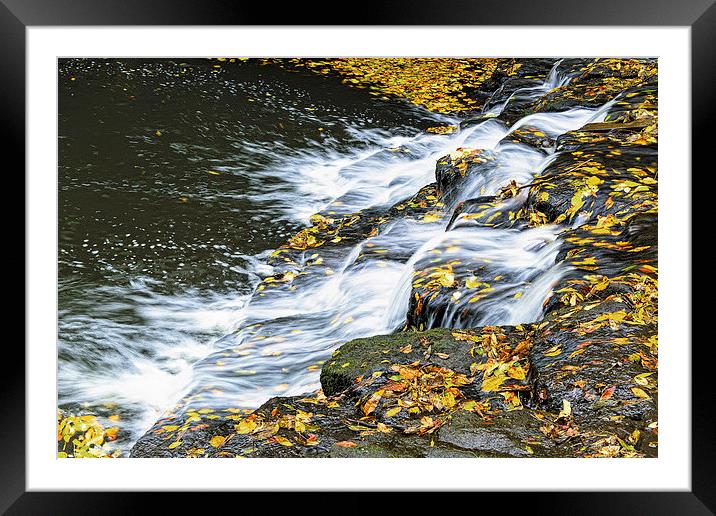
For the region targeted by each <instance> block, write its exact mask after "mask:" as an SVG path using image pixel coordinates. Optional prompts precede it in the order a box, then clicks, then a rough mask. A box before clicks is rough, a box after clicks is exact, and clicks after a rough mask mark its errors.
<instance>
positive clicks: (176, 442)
mask: <svg viewBox="0 0 716 516" xmlns="http://www.w3.org/2000/svg"><path fill="white" fill-rule="evenodd" d="M180 444H181V441H174V442H173V443H171V444H170V445H169V446H167V448H169V449H170V450H173V449H174V448H176V447H177V446H179V445H180Z"/></svg>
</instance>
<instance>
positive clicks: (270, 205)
mask: <svg viewBox="0 0 716 516" xmlns="http://www.w3.org/2000/svg"><path fill="white" fill-rule="evenodd" d="M435 121H436V117H435V116H433V115H430V114H428V113H425V112H422V111H420V110H417V109H413V108H410V107H407V106H405V105H400V104H397V103H390V102H384V101H380V100H378V99H376V98H374V97H372V96H370V95H368V94H367V93H366V92H364V91H360V90H355V89H350V88H346V87H345V86H342V85H341V84H340V83H339V81H338V80H336V79H331V78H326V77H321V76H317V75H314V74H312V73H309V72H305V71H304V72H289V71H288V70H287V67H282V66H278V65H277V64H263V63H261V62H257V61H254V60H251V61H244V62H235V63H228V62H218V61H215V60H206V59H191V60H180V59H171V60H163V59H162V60H137V59H119V60H96V59H90V60H62V61H61V62H60V65H59V164H60V165H59V278H58V283H59V404H60V406H61V407H64V408H69V409H77V408H78V407H82V408H83V409H85V410H88V411H90V412H94V413H100V414H102V415H103V416H108V415H110V414H117V413H118V414H119V415H120V417H121V424H120V428H122V430H123V432H126V433H123V434H120V437H121V438H123V439H120V444H122V440H125V441H127V442H129V441H131V440H132V439H133V438H135V437H136V435H137V434H138V433H140V432H141V431H143V430H144V429H146V427H147V426H148V425H149V424H151V422H153V420H154V419H155V418H156V417H157V415H159V413H160V412H161V411H162V410H165V409H167V408H170V407H171V406H172V404H173V403H174V402H175V401H176V400H177V399H178V397H179V395H180V394H181V392H182V389H184V388H185V386H186V384H187V382H188V381H189V377H190V375H191V371H190V369H191V365H192V364H193V363H194V362H196V361H197V360H198V359H199V358H200V357H203V356H205V355H206V354H207V353H208V351H209V350H210V349H211V345H212V342H213V340H215V339H216V338H217V337H219V336H221V335H223V334H225V333H226V332H228V331H231V330H232V329H234V326H235V324H236V320H237V318H236V313H237V311H239V310H240V309H241V308H242V307H243V305H244V304H245V303H246V298H247V295H248V294H249V293H250V291H251V290H252V288H253V286H254V285H255V284H256V282H257V281H258V278H259V276H258V275H259V274H261V272H262V265H261V258H262V257H263V256H265V255H266V253H267V252H270V251H271V250H272V249H274V248H276V247H278V246H279V245H280V244H281V243H283V242H284V241H285V240H286V238H287V237H289V236H290V235H291V234H293V233H295V232H296V231H297V230H298V229H300V228H301V227H303V226H304V225H305V222H306V219H307V218H308V216H310V214H311V213H314V212H316V211H318V210H319V209H321V208H323V207H324V206H325V205H326V204H327V203H328V202H330V201H332V200H334V199H335V198H337V197H339V196H340V195H341V194H343V193H345V192H344V191H345V190H346V189H347V188H349V186H350V185H348V186H347V185H346V184H344V182H342V181H341V180H340V178H339V177H337V176H336V173H335V170H332V169H331V167H332V166H333V164H335V163H337V162H340V160H341V159H344V160H345V159H346V157H348V159H349V161H350V160H351V159H353V161H356V158H355V157H356V156H357V153H358V154H359V153H360V152H361V151H366V150H369V149H372V148H375V147H376V146H380V145H383V144H384V143H385V142H386V141H389V140H390V139H391V138H400V137H410V136H412V135H415V134H417V133H419V132H420V129H421V128H425V127H427V126H430V125H434V124H435ZM358 182H360V180H358Z"/></svg>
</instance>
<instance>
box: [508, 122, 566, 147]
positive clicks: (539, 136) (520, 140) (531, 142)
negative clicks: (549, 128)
mask: <svg viewBox="0 0 716 516" xmlns="http://www.w3.org/2000/svg"><path fill="white" fill-rule="evenodd" d="M505 143H513V144H518V145H525V146H528V147H531V148H533V149H537V150H539V151H542V152H545V153H546V152H547V151H548V150H551V149H553V148H554V145H555V140H554V139H553V138H550V136H549V135H547V134H546V133H545V132H544V131H542V130H541V129H539V128H538V127H535V126H532V125H526V126H523V127H518V128H517V129H515V130H514V131H512V132H511V133H510V134H508V135H507V136H506V137H505V138H503V139H502V140H501V142H500V144H499V145H504V144H505Z"/></svg>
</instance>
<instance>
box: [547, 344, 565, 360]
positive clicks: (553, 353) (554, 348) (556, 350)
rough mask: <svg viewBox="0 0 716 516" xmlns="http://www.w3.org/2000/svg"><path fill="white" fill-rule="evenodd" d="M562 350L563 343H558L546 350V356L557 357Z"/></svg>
mask: <svg viewBox="0 0 716 516" xmlns="http://www.w3.org/2000/svg"><path fill="white" fill-rule="evenodd" d="M561 352H562V345H561V344H556V345H554V346H552V347H551V348H549V349H548V350H547V351H545V352H544V356H546V357H556V356H557V355H559V354H560V353H561Z"/></svg>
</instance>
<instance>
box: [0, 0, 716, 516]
mask: <svg viewBox="0 0 716 516" xmlns="http://www.w3.org/2000/svg"><path fill="white" fill-rule="evenodd" d="M371 3H372V2H361V5H360V6H358V5H355V6H353V8H350V7H349V8H346V5H343V6H341V5H339V3H338V2H333V3H331V4H326V5H322V2H311V3H294V4H293V5H291V4H286V5H282V6H281V7H280V8H277V6H269V5H266V4H262V3H250V4H249V3H247V2H240V1H238V0H203V1H202V0H151V1H142V0H0V41H1V44H0V65H1V66H0V70H2V78H1V79H0V113H2V115H1V116H2V120H3V123H2V136H3V137H2V139H0V146H2V148H3V150H4V153H3V155H4V156H17V157H18V158H19V163H18V164H17V165H16V170H24V166H25V163H24V161H25V160H24V151H23V150H22V149H25V101H26V99H25V59H26V56H25V46H26V43H25V30H26V28H27V27H30V26H46V25H49V26H64V25H69V26H82V25H185V26H188V25H204V26H206V25H283V24H307V25H532V26H534V25H550V26H563V25H591V26H595V25H596V26H618V25H622V26H632V25H634V26H689V27H691V70H692V72H691V73H692V90H691V92H692V99H691V100H692V112H691V115H692V168H693V169H694V170H695V169H696V168H697V167H699V166H700V165H701V166H705V165H706V164H707V163H708V162H707V161H706V160H707V156H706V154H707V152H710V148H711V147H712V146H713V144H709V143H708V142H707V141H706V139H707V138H710V137H711V134H710V132H709V131H708V130H707V124H709V123H711V121H712V120H713V119H714V115H715V113H714V105H715V104H716V103H715V102H714V94H713V86H712V85H713V84H714V83H715V81H716V55H715V54H714V41H716V38H714V36H713V35H714V34H716V5H714V0H682V1H680V2H674V1H671V0H599V1H589V2H586V1H568V0H541V1H540V2H533V1H531V0H513V1H512V2H503V1H499V0H479V1H469V0H460V1H454V0H440V1H438V0H422V1H421V2H419V3H416V2H409V1H406V0H391V1H390V2H385V3H384V4H382V5H381V4H380V3H376V5H369V4H371ZM340 9H342V11H341V10H340ZM341 12H342V13H345V14H340V13H341ZM48 116H49V115H48ZM21 167H22V168H21ZM683 173H684V177H685V178H687V177H688V174H689V172H688V171H683ZM691 177H693V175H691ZM21 188H23V189H24V186H21ZM15 259H16V258H15ZM692 265H693V262H692ZM28 273H29V272H28V271H27V270H26V274H28ZM684 340H685V342H683V343H680V344H682V345H683V346H684V350H685V352H686V351H687V349H688V348H687V346H688V344H689V341H690V340H691V336H690V335H688V334H685V335H684ZM691 344H692V348H691V356H692V357H694V358H697V357H699V356H701V354H702V353H708V349H707V346H711V342H710V341H701V342H699V341H697V340H696V339H694V340H693V342H692V343H691ZM5 348H6V354H5V359H6V360H7V362H6V364H5V366H4V367H3V375H2V382H0V406H1V407H2V408H3V412H4V413H5V414H12V418H13V421H14V423H13V424H2V425H0V436H1V437H0V442H1V443H4V446H3V452H2V459H0V463H1V466H0V468H1V473H0V510H1V511H7V513H8V514H65V513H75V514H84V513H87V514H89V513H92V514H115V513H117V514H120V513H121V514H129V513H135V512H140V510H139V508H147V509H148V507H149V506H150V505H149V501H150V499H151V498H156V497H157V496H161V495H156V494H149V493H132V494H130V493H119V492H113V493H96V492H95V493H80V492H72V493H39V492H26V489H25V473H26V466H25V458H26V457H25V446H24V442H23V432H24V428H22V425H21V424H18V423H17V422H20V421H23V420H24V416H25V367H24V364H25V353H24V351H22V350H21V348H20V347H19V346H17V344H16V343H12V345H11V344H10V343H9V342H7V343H6V346H5ZM10 348H15V349H14V351H12V350H11V349H10ZM9 364H12V366H10V365H9ZM709 368H710V363H709V361H707V360H698V359H694V360H693V361H692V407H691V414H692V421H691V423H692V432H693V433H692V456H691V465H692V470H691V481H692V490H691V491H690V492H640V493H634V492H615V493H603V492H602V493H597V492H589V493H577V492H570V493H564V492H562V493H514V494H509V495H507V494H506V493H502V494H497V496H500V497H505V496H509V497H510V504H509V510H510V511H511V512H514V511H518V510H529V511H531V512H534V511H535V510H536V511H537V512H549V513H550V514H559V513H569V514H676V513H680V514H689V515H690V514H713V513H714V512H716V489H714V486H715V485H716V475H715V474H714V471H715V469H716V468H714V463H715V462H716V461H715V459H716V440H715V439H714V432H713V429H714V428H715V427H716V426H715V425H716V421H714V409H713V402H712V398H711V396H709V395H710V394H711V393H712V392H713V387H712V386H711V385H710V376H711V375H710V374H709V373H710V371H709ZM229 496H233V495H212V497H213V499H212V501H213V502H217V501H224V500H226V501H229V500H232V501H235V500H236V497H235V496H234V497H233V498H231V499H230V498H229ZM310 496H311V495H300V494H296V493H293V495H292V503H293V504H296V506H297V507H306V508H307V510H308V508H309V507H315V505H316V504H315V500H314V501H310ZM314 496H315V495H314ZM353 497H355V503H351V502H352V500H351V498H353ZM303 499H305V500H303ZM191 500H192V497H190V496H189V494H188V493H170V494H165V496H162V500H161V504H162V510H163V511H167V512H169V511H172V512H173V511H175V510H176V509H186V508H188V504H189V503H190V502H191ZM302 500H303V501H302ZM361 500H363V501H361ZM272 503H273V502H272ZM304 503H305V505H304ZM481 503H482V502H481ZM364 504H365V499H364V498H361V497H360V495H358V494H357V493H353V494H348V495H344V497H343V499H342V504H341V506H342V507H344V508H345V507H350V508H353V509H354V510H356V511H357V510H359V508H360V507H361V506H364ZM476 510H477V509H476ZM342 512H343V511H342Z"/></svg>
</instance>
